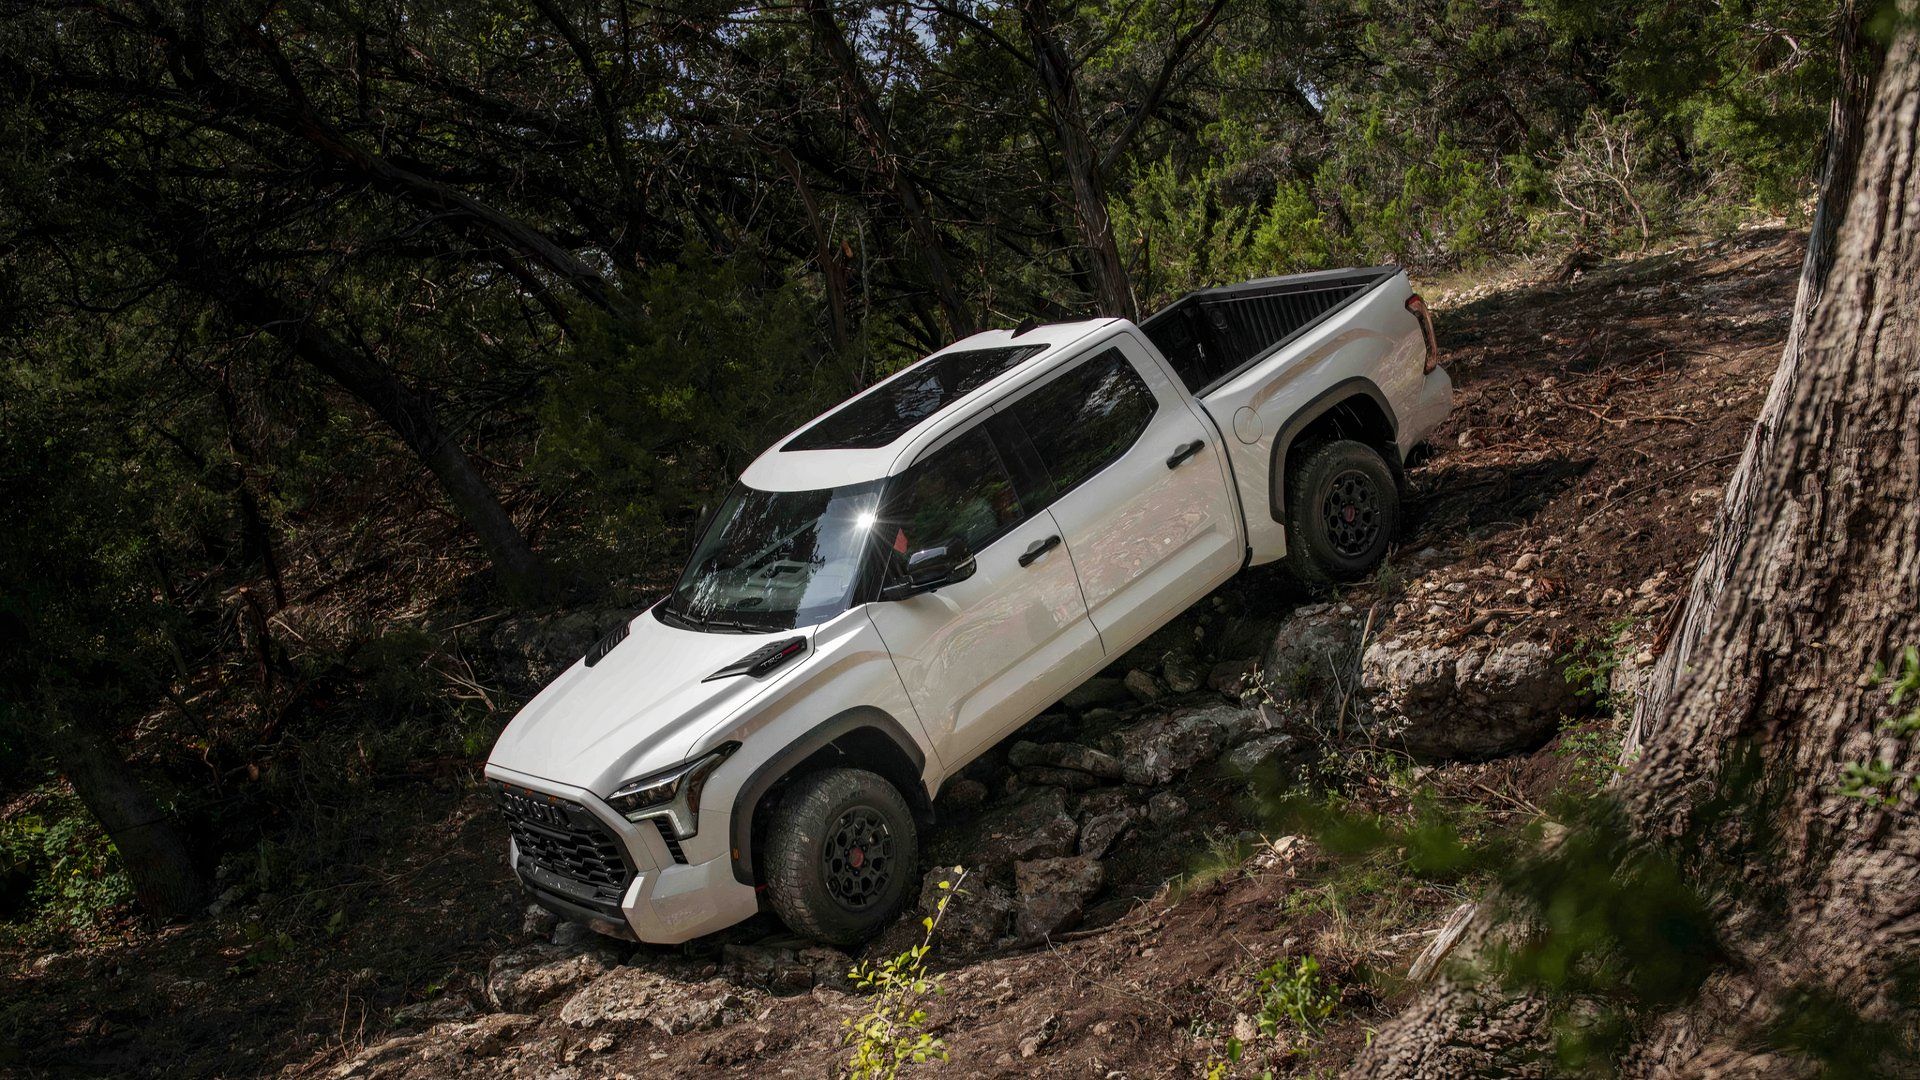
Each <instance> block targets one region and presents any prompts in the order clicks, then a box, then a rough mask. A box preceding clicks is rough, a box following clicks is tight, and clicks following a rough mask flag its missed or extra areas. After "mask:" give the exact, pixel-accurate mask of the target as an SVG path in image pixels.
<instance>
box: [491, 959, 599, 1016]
mask: <svg viewBox="0 0 1920 1080" xmlns="http://www.w3.org/2000/svg"><path fill="white" fill-rule="evenodd" d="M615 960H616V958H615V957H614V955H613V954H612V953H610V952H607V951H605V950H602V949H597V948H581V947H578V946H572V945H547V944H541V945H529V946H526V947H524V948H519V949H509V950H508V951H506V952H503V953H501V954H499V955H498V956H495V957H494V958H493V962H492V963H490V964H488V965H487V1000H488V1001H490V1002H492V1003H493V1007H494V1008H496V1009H499V1010H501V1011H503V1012H529V1011H532V1010H533V1009H536V1008H538V1007H539V1006H540V1005H541V1004H542V1003H543V1002H546V1001H548V1000H550V999H552V998H556V997H559V996H560V995H561V994H562V993H563V992H565V991H567V990H571V989H573V988H574V987H576V986H579V985H580V984H581V983H584V982H587V981H589V980H592V979H596V978H598V977H600V976H601V975H603V974H605V973H606V972H607V971H608V970H609V969H611V968H612V967H613V965H614V962H615Z"/></svg>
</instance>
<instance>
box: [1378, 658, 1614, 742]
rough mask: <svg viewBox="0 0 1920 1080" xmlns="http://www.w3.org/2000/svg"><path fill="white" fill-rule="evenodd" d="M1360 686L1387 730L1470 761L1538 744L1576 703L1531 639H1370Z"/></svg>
mask: <svg viewBox="0 0 1920 1080" xmlns="http://www.w3.org/2000/svg"><path fill="white" fill-rule="evenodd" d="M1360 684H1361V689H1362V690H1363V691H1364V692H1365V693H1367V694H1368V695H1369V697H1370V701H1369V707H1370V708H1371V709H1372V710H1373V712H1374V714H1375V715H1376V717H1378V718H1379V719H1380V721H1381V722H1382V723H1383V724H1384V725H1385V726H1386V728H1387V734H1389V735H1390V736H1391V737H1393V738H1395V739H1396V740H1397V741H1399V742H1400V743H1401V744H1402V745H1404V746H1405V747H1406V749H1407V751H1408V752H1409V753H1411V754H1414V755H1416V756H1418V757H1423V758H1430V759H1453V758H1464V759H1469V760H1477V759H1483V758H1490V757H1495V756H1498V755H1500V754H1508V753H1512V752H1514V751H1516V750H1525V749H1528V748H1530V747H1533V746H1537V745H1539V744H1540V743H1541V742H1543V741H1545V740H1546V739H1547V738H1548V737H1549V736H1551V735H1552V734H1553V732H1554V731H1555V730H1557V729H1558V728H1559V726H1560V720H1561V718H1562V717H1563V716H1564V715H1566V714H1567V713H1568V712H1570V711H1574V710H1577V709H1579V708H1580V707H1581V706H1582V701H1581V697H1580V693H1579V692H1578V691H1577V690H1576V689H1575V688H1574V687H1572V686H1570V685H1569V684H1568V683H1567V680H1566V676H1565V674H1564V673H1563V672H1562V670H1561V667H1560V665H1559V663H1558V662H1557V661H1556V660H1555V658H1554V653H1553V650H1552V649H1549V648H1548V647H1547V646H1545V645H1542V644H1539V643H1537V642H1531V641H1487V640H1473V641H1469V642H1466V643H1462V644H1458V645H1420V644H1413V643H1410V642H1407V641H1405V640H1402V639H1399V638H1387V639H1383V640H1380V641H1376V642H1374V643H1373V645H1372V646H1370V647H1369V648H1368V649H1367V651H1366V655H1365V657H1364V658H1363V659H1362V661H1361V670H1360Z"/></svg>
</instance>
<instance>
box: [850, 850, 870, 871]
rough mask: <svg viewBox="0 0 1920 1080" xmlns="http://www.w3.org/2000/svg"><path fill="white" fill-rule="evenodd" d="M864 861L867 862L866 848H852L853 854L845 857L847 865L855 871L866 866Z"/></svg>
mask: <svg viewBox="0 0 1920 1080" xmlns="http://www.w3.org/2000/svg"><path fill="white" fill-rule="evenodd" d="M866 861H867V849H866V848H854V849H853V853H852V854H851V855H848V856H847V863H848V865H850V866H852V867H853V868H854V869H855V870H858V869H860V867H862V866H864V865H865V864H866Z"/></svg>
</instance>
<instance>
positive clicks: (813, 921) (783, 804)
mask: <svg viewBox="0 0 1920 1080" xmlns="http://www.w3.org/2000/svg"><path fill="white" fill-rule="evenodd" d="M876 826H877V827H879V828H881V829H884V832H885V838H886V841H887V844H886V845H885V846H886V848H887V850H886V851H885V853H884V854H881V853H880V851H879V850H878V846H877V845H874V844H869V845H867V846H865V847H862V846H859V845H858V844H854V845H852V847H851V848H850V847H849V845H848V843H847V841H848V838H849V837H854V838H856V839H857V838H858V837H859V836H874V835H876V834H875V832H874V828H875V827H876ZM869 848H874V851H873V853H872V854H869V853H868V849H869ZM852 850H857V851H858V852H859V854H858V855H851V854H850V852H851V851H852ZM765 851H766V856H767V857H766V863H765V866H766V883H767V899H768V901H769V902H771V903H772V904H773V910H774V911H775V912H776V913H777V914H779V916H780V918H781V919H782V920H784V921H785V922H786V924H787V926H788V927H789V928H790V929H792V930H793V931H794V932H795V933H799V934H805V935H806V936H808V937H811V938H816V939H818V940H820V941H824V942H828V943H831V944H834V945H853V944H857V943H859V942H860V941H863V940H865V939H866V938H868V937H871V936H872V935H873V934H875V933H877V932H879V931H880V930H881V929H882V928H883V927H885V926H886V925H887V923H888V922H890V921H891V920H892V919H893V917H894V916H895V915H896V914H898V913H899V911H900V905H901V903H902V902H904V901H905V900H906V898H907V892H908V890H909V889H911V888H913V887H914V886H915V885H916V883H917V882H916V875H917V874H918V873H919V868H920V841H919V832H918V829H917V827H916V826H915V824H914V820H913V811H912V810H911V809H909V808H908V806H907V800H906V799H904V798H902V797H901V795H900V791H899V789H897V788H895V787H894V786H893V785H892V784H891V783H888V782H887V781H886V780H885V779H883V778H881V777H880V776H878V775H877V774H875V773H870V772H868V771H866V770H865V769H825V770H822V771H820V772H816V773H809V774H807V775H806V776H803V777H801V778H799V779H798V780H795V781H794V782H793V784H792V785H791V786H789V787H788V788H787V790H786V792H785V793H784V794H783V795H782V796H781V797H780V801H779V802H778V803H777V804H775V806H774V808H773V814H772V817H771V818H770V819H769V820H768V822H767V838H766V848H765ZM836 857H837V860H838V861H837V862H836V861H835V859H836ZM879 860H885V861H884V864H883V863H882V862H881V861H879ZM882 874H884V879H885V880H884V881H876V880H875V875H882ZM869 885H870V886H872V888H871V891H869V892H863V891H862V888H863V887H864V886H869Z"/></svg>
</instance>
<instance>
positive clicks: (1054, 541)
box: [1020, 536, 1060, 566]
mask: <svg viewBox="0 0 1920 1080" xmlns="http://www.w3.org/2000/svg"><path fill="white" fill-rule="evenodd" d="M1059 546H1060V537H1058V536H1049V537H1047V538H1046V539H1045V540H1035V541H1034V542H1033V543H1032V544H1031V545H1029V546H1028V548H1027V550H1026V551H1025V552H1024V553H1023V554H1022V555H1021V556H1020V565H1021V566H1032V565H1033V560H1035V559H1037V558H1039V557H1040V556H1042V555H1045V554H1046V553H1047V552H1049V551H1052V550H1053V549H1054V548H1057V547H1059Z"/></svg>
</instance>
